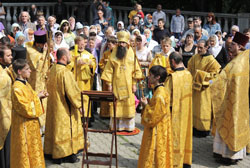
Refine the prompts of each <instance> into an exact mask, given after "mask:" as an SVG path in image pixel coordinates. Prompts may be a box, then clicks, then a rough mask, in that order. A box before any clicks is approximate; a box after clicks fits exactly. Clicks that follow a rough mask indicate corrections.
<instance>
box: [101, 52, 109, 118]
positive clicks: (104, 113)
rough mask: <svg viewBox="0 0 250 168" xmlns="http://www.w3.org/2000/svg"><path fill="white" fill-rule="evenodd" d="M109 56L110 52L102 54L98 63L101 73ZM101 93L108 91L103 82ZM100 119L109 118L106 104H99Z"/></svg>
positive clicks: (107, 104)
mask: <svg viewBox="0 0 250 168" xmlns="http://www.w3.org/2000/svg"><path fill="white" fill-rule="evenodd" d="M110 55H111V50H107V51H105V52H104V53H103V57H102V59H101V60H100V62H99V68H100V69H101V73H102V72H103V71H104V68H105V65H106V64H107V62H108V60H109V58H110ZM102 91H108V85H107V83H106V82H105V81H102ZM100 116H101V117H110V109H109V103H108V102H101V110H100Z"/></svg>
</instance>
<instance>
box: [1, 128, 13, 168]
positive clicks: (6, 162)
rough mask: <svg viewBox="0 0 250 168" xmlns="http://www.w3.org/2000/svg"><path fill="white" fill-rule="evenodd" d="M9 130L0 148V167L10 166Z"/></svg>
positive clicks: (7, 167) (6, 167)
mask: <svg viewBox="0 0 250 168" xmlns="http://www.w3.org/2000/svg"><path fill="white" fill-rule="evenodd" d="M10 132H11V131H9V133H8V135H7V137H6V139H5V142H4V146H3V149H2V150H0V168H10Z"/></svg>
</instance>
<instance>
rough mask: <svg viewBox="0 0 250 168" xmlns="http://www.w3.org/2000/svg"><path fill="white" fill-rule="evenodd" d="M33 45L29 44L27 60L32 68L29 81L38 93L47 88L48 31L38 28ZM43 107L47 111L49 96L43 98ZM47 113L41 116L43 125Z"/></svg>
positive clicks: (40, 120) (40, 119)
mask: <svg viewBox="0 0 250 168" xmlns="http://www.w3.org/2000/svg"><path fill="white" fill-rule="evenodd" d="M34 37H35V41H34V44H33V46H27V57H26V59H27V61H28V63H29V66H30V69H31V75H30V78H29V81H28V82H29V83H30V85H31V87H32V89H34V90H35V91H36V92H37V93H39V92H40V91H42V90H46V89H47V88H46V79H47V73H48V69H49V56H48V55H47V44H46V41H47V39H46V31H43V30H38V31H36V32H35V33H34ZM42 105H43V109H44V110H45V112H46V107H47V98H45V99H43V100H42ZM45 119H46V115H45V114H44V115H42V116H41V117H39V122H40V125H41V126H44V125H45Z"/></svg>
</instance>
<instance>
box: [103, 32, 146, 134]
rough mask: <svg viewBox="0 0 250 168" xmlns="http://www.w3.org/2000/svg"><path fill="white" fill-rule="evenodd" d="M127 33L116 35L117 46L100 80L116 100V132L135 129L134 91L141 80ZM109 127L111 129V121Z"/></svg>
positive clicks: (141, 76)
mask: <svg viewBox="0 0 250 168" xmlns="http://www.w3.org/2000/svg"><path fill="white" fill-rule="evenodd" d="M129 37H130V35H129V33H128V32H126V31H120V32H118V33H117V38H118V46H117V47H115V48H114V49H113V51H112V53H111V55H110V59H109V61H108V63H107V64H106V66H105V68H104V71H103V73H102V76H101V79H102V80H104V81H105V82H106V83H107V84H108V85H109V86H108V87H109V91H113V92H114V95H115V97H116V98H117V105H116V117H117V122H116V123H117V130H119V131H123V130H126V131H133V130H134V129H135V120H134V117H135V95H134V93H135V91H136V83H137V80H138V79H142V78H143V74H142V71H141V69H140V65H139V63H138V61H137V59H136V56H135V54H134V52H133V49H132V48H131V47H130V46H129V45H128V44H129ZM111 104H112V103H110V108H111V114H110V115H111V117H113V105H111ZM110 127H111V128H112V127H113V119H111V122H110Z"/></svg>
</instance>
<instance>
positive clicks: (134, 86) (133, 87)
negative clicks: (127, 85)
mask: <svg viewBox="0 0 250 168" xmlns="http://www.w3.org/2000/svg"><path fill="white" fill-rule="evenodd" d="M132 92H133V93H135V92H136V85H133V86H132Z"/></svg>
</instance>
